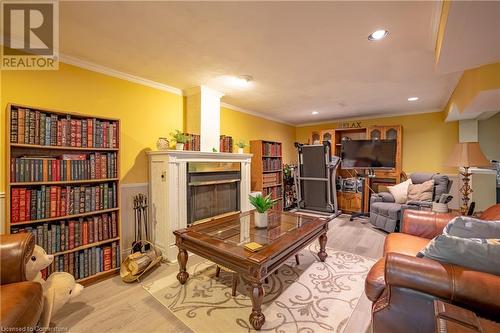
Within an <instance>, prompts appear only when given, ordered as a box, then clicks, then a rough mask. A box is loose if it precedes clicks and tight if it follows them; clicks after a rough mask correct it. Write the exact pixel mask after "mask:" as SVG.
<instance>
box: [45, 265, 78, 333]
mask: <svg viewBox="0 0 500 333" xmlns="http://www.w3.org/2000/svg"><path fill="white" fill-rule="evenodd" d="M82 290H83V286H82V285H81V284H79V283H76V281H75V278H74V277H73V275H71V274H69V273H66V272H54V273H52V274H50V276H49V277H48V278H47V280H46V281H45V288H44V293H43V298H44V306H43V310H42V316H41V318H40V322H39V327H41V328H45V327H49V324H50V318H52V316H53V315H54V314H56V313H57V312H58V311H59V310H60V309H61V308H62V307H63V306H64V305H65V304H66V303H68V302H69V301H70V300H71V299H73V298H75V297H77V296H78V295H80V293H81V292H82Z"/></svg>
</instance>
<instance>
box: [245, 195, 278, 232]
mask: <svg viewBox="0 0 500 333" xmlns="http://www.w3.org/2000/svg"><path fill="white" fill-rule="evenodd" d="M248 198H249V200H250V203H251V204H252V206H254V207H255V215H254V218H255V226H256V227H257V228H266V227H267V220H268V213H269V212H268V211H269V209H271V208H272V207H273V206H274V205H275V204H276V202H277V201H278V200H277V199H271V194H268V195H266V196H265V197H263V196H262V195H261V194H258V195H256V196H252V195H250V196H249V197H248Z"/></svg>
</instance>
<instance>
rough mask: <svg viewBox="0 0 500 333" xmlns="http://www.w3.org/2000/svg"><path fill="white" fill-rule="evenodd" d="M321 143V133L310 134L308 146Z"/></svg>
mask: <svg viewBox="0 0 500 333" xmlns="http://www.w3.org/2000/svg"><path fill="white" fill-rule="evenodd" d="M318 141H321V133H320V132H318V131H313V132H312V133H311V139H310V142H309V144H311V145H313V144H314V143H315V142H318Z"/></svg>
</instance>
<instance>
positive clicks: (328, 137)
mask: <svg viewBox="0 0 500 333" xmlns="http://www.w3.org/2000/svg"><path fill="white" fill-rule="evenodd" d="M320 137H321V141H322V142H323V141H329V142H330V143H331V144H332V145H334V144H335V130H325V131H321V132H320Z"/></svg>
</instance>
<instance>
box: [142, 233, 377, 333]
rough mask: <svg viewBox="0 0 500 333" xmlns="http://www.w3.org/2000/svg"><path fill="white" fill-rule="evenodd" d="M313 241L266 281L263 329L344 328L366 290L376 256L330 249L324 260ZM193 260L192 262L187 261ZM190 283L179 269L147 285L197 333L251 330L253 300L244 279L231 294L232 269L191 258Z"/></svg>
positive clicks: (149, 290) (324, 329)
mask: <svg viewBox="0 0 500 333" xmlns="http://www.w3.org/2000/svg"><path fill="white" fill-rule="evenodd" d="M318 248H319V245H317V243H314V244H312V245H310V246H309V247H308V248H307V249H305V250H303V251H302V252H301V253H300V265H296V264H295V260H294V258H292V260H290V261H289V262H287V264H286V265H283V266H282V267H281V268H280V269H279V273H278V274H272V275H271V276H270V278H269V283H267V284H265V285H264V291H265V296H264V304H263V305H262V310H263V313H264V315H265V316H266V322H265V323H264V326H263V327H262V329H261V331H262V332H276V333H278V332H287V333H292V332H297V333H298V332H311V333H312V332H314V333H319V332H339V333H340V332H343V331H344V329H345V327H346V325H347V323H348V320H349V317H350V316H351V314H352V312H353V311H354V309H355V307H356V304H357V303H358V300H359V297H360V296H361V295H362V293H363V288H364V280H365V277H366V274H367V273H368V271H369V270H370V268H371V266H372V265H373V264H374V263H375V261H374V260H372V259H368V258H365V257H362V256H359V255H356V254H352V253H348V252H343V251H335V250H333V249H329V248H327V249H326V251H327V253H328V257H327V259H326V261H325V262H324V263H322V262H320V261H319V260H318V258H317V252H318V250H319V249H318ZM189 261H191V262H192V264H191V265H189ZM189 261H188V272H189V274H190V276H189V279H188V281H187V283H186V284H185V285H184V286H182V285H181V284H180V283H179V282H178V281H177V279H176V273H175V274H171V275H169V276H166V277H162V278H159V279H157V280H155V281H153V282H151V283H144V284H143V287H144V289H145V290H147V291H148V292H149V293H150V294H151V295H152V296H153V297H154V298H156V299H157V300H158V301H159V302H160V303H161V304H162V305H164V306H165V307H166V308H168V309H169V310H170V311H171V312H172V313H173V314H174V315H175V316H176V317H177V318H178V319H180V320H181V321H182V322H184V323H185V324H186V325H187V326H188V327H189V328H191V329H192V330H193V331H194V332H197V333H205V332H206V333H211V332H214V333H215V332H216V333H227V332H230V333H233V332H234V333H237V332H253V331H254V329H253V327H252V326H251V325H250V323H249V322H248V316H249V314H250V312H251V305H252V303H251V300H250V298H249V297H248V296H247V291H246V286H245V285H244V283H243V282H242V281H240V283H239V285H238V292H237V295H236V297H232V296H231V279H232V276H231V274H229V273H225V272H224V271H222V272H221V274H220V276H219V278H217V277H215V268H216V266H215V264H214V263H212V262H210V261H206V260H204V259H201V258H199V257H198V258H194V259H193V258H192V257H190V259H189Z"/></svg>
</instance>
